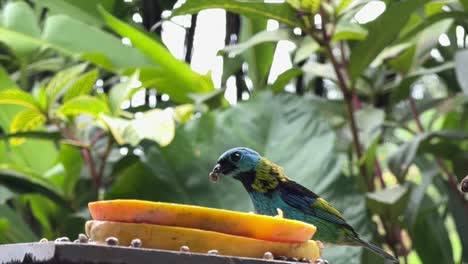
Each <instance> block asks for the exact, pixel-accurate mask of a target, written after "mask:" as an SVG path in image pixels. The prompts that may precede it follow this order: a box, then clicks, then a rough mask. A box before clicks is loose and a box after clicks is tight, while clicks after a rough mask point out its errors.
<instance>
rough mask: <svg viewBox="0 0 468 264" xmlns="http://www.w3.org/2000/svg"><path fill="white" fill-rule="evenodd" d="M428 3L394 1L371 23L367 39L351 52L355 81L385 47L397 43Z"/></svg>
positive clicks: (350, 68)
mask: <svg viewBox="0 0 468 264" xmlns="http://www.w3.org/2000/svg"><path fill="white" fill-rule="evenodd" d="M427 1H428V0H412V1H403V2H401V1H398V2H397V1H392V2H390V3H389V4H388V5H387V9H386V10H385V12H384V13H383V14H382V15H381V16H379V17H378V18H377V19H376V20H374V21H373V22H370V23H369V26H368V31H369V34H368V36H367V38H366V39H364V40H363V41H361V42H358V43H357V44H356V45H355V46H354V47H353V48H352V50H351V57H350V64H349V71H350V77H351V79H352V80H353V81H355V80H356V79H357V77H359V75H360V74H361V73H362V72H363V71H364V69H366V68H367V66H369V64H370V63H371V62H372V61H373V60H374V58H375V57H376V56H377V55H378V54H379V53H380V52H381V51H382V50H383V49H384V48H385V47H387V46H388V45H389V44H391V43H392V42H394V41H395V39H396V37H397V36H398V34H399V33H400V30H401V29H402V28H403V27H404V26H405V24H406V22H407V21H408V19H409V17H410V15H411V14H412V13H413V12H414V11H415V10H417V9H418V8H419V7H420V6H422V5H423V4H424V3H426V2H427Z"/></svg>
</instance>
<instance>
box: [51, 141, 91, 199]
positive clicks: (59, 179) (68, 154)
mask: <svg viewBox="0 0 468 264" xmlns="http://www.w3.org/2000/svg"><path fill="white" fill-rule="evenodd" d="M83 165H84V162H83V156H82V155H81V152H80V150H79V149H78V148H76V147H74V146H70V145H66V144H61V145H60V152H59V154H58V157H57V160H56V163H55V165H54V166H53V167H51V168H50V169H49V170H48V171H47V172H46V176H47V178H49V179H50V180H51V181H52V182H54V183H55V184H56V185H57V186H59V187H60V189H61V190H62V192H63V194H64V196H65V197H67V199H71V198H73V197H74V196H75V193H74V188H75V185H76V183H77V181H78V178H79V177H80V173H81V170H82V169H83V168H84V166H83ZM78 195H79V194H78Z"/></svg>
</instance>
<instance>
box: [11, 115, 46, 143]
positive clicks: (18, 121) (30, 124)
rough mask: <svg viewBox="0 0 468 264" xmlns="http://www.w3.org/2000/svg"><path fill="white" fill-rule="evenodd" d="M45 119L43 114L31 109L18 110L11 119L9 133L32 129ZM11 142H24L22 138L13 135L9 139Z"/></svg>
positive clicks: (40, 124)
mask: <svg viewBox="0 0 468 264" xmlns="http://www.w3.org/2000/svg"><path fill="white" fill-rule="evenodd" d="M45 121H46V117H45V116H44V114H42V113H40V112H38V111H36V110H32V109H26V110H24V111H21V112H19V113H18V114H17V115H16V116H15V118H14V119H13V121H12V122H11V124H10V133H13V134H14V133H18V132H26V131H30V130H34V129H36V128H37V127H40V126H42V125H43V124H44V123H45ZM11 142H12V144H16V145H19V144H22V143H23V142H24V138H18V137H15V138H13V139H12V140H11Z"/></svg>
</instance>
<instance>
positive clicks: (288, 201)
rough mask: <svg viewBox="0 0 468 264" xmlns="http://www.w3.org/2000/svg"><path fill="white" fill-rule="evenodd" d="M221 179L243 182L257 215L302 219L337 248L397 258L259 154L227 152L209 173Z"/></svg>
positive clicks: (391, 259)
mask: <svg viewBox="0 0 468 264" xmlns="http://www.w3.org/2000/svg"><path fill="white" fill-rule="evenodd" d="M221 177H225V178H229V177H230V178H233V179H235V180H238V181H240V182H241V183H242V185H243V186H244V188H245V190H246V191H247V192H248V194H249V196H250V199H251V201H252V203H253V206H254V208H255V211H256V212H257V213H258V214H262V215H269V216H276V215H277V214H278V212H282V214H283V217H284V218H286V219H293V220H299V221H302V222H306V223H309V224H313V225H315V226H316V227H317V232H316V233H315V235H314V239H315V240H319V241H321V242H325V243H331V244H337V245H350V246H362V247H364V248H366V249H368V250H371V251H373V252H374V253H376V254H378V255H380V256H382V257H383V258H384V259H385V263H399V261H398V259H397V258H395V257H394V256H392V255H391V254H389V253H387V252H385V251H384V250H383V249H381V248H380V247H378V246H375V245H373V244H371V243H369V242H367V241H365V240H363V239H361V238H360V237H359V235H358V233H357V232H356V231H355V230H354V228H353V227H352V226H351V225H349V224H348V223H347V222H346V220H345V217H344V216H343V215H342V214H341V213H340V212H339V211H338V210H337V209H335V208H334V207H333V206H332V205H331V204H330V203H328V202H327V201H326V200H325V199H323V198H322V197H320V196H319V195H317V194H316V193H314V192H312V191H311V190H309V189H307V188H306V187H304V186H302V185H300V184H299V183H297V182H295V181H293V180H292V179H290V178H288V177H287V176H286V175H285V174H284V172H283V169H282V168H281V167H280V166H279V165H277V164H275V163H273V162H271V161H269V160H268V159H266V158H264V157H262V156H261V155H260V154H258V153H257V152H256V151H254V150H252V149H249V148H246V147H237V148H232V149H230V150H228V151H226V152H224V153H223V154H222V155H221V156H220V157H219V159H218V161H217V163H216V165H215V166H214V168H213V170H212V171H211V172H210V174H209V178H210V180H211V181H213V182H216V181H218V180H219V179H220V178H221Z"/></svg>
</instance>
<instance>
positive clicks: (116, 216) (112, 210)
mask: <svg viewBox="0 0 468 264" xmlns="http://www.w3.org/2000/svg"><path fill="white" fill-rule="evenodd" d="M88 207H89V210H90V211H91V215H92V217H93V219H94V220H101V221H113V222H124V223H146V224H156V225H165V226H178V227H187V228H196V229H202V230H209V231H215V232H220V233H225V234H231V235H236V236H244V237H251V238H256V239H262V240H267V241H277V242H290V243H301V242H305V241H307V240H309V239H311V237H312V236H313V235H314V233H315V230H316V228H315V226H313V225H310V224H307V223H304V222H300V221H294V220H288V219H282V218H275V217H270V216H263V215H256V214H249V213H240V212H234V211H227V210H220V209H213V208H207V207H199V206H191V205H182V204H170V203H159V202H147V201H140V200H111V201H100V202H93V203H89V205H88Z"/></svg>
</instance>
